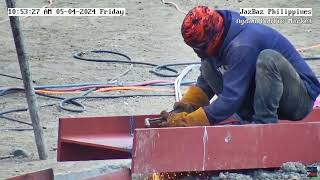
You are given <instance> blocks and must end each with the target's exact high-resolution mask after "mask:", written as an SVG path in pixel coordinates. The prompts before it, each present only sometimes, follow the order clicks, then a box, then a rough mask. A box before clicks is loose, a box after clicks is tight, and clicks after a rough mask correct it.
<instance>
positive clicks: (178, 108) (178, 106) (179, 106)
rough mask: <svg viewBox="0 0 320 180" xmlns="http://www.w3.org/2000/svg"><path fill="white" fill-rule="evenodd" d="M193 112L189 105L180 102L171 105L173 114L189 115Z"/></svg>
mask: <svg viewBox="0 0 320 180" xmlns="http://www.w3.org/2000/svg"><path fill="white" fill-rule="evenodd" d="M195 110H196V109H195V108H194V107H193V106H192V105H191V104H188V103H183V102H181V101H179V102H175V103H174V105H173V112H175V113H180V112H187V113H191V112H193V111H195Z"/></svg>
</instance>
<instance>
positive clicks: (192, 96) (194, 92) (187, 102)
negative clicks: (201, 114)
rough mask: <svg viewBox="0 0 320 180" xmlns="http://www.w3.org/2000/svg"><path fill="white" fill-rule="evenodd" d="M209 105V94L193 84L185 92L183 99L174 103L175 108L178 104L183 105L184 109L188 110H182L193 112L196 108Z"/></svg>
mask: <svg viewBox="0 0 320 180" xmlns="http://www.w3.org/2000/svg"><path fill="white" fill-rule="evenodd" d="M207 105H209V98H208V96H207V94H206V93H205V92H204V91H203V90H202V89H201V88H199V87H197V86H191V87H190V88H189V89H188V90H187V92H186V93H185V94H184V96H183V97H182V99H181V101H179V102H178V103H177V104H175V105H174V110H175V106H176V107H183V108H182V109H186V110H187V111H181V112H193V111H194V110H196V109H198V108H200V107H203V106H207ZM190 107H192V108H190ZM190 110H192V111H190Z"/></svg>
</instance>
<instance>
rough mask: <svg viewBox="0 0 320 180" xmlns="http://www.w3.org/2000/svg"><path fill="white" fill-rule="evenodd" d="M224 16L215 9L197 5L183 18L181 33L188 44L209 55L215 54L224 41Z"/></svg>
mask: <svg viewBox="0 0 320 180" xmlns="http://www.w3.org/2000/svg"><path fill="white" fill-rule="evenodd" d="M223 30H224V25H223V17H222V16H221V15H220V14H219V13H218V12H217V11H215V10H214V9H212V8H209V7H206V6H197V7H195V8H193V9H191V10H190V11H189V12H188V14H187V15H186V17H185V18H184V20H183V23H182V26H181V34H182V36H183V38H184V41H185V43H186V44H188V45H189V46H191V47H192V48H193V49H195V50H196V51H199V50H200V51H202V52H203V53H206V54H207V55H209V56H212V55H215V54H216V53H217V51H218V48H219V45H220V44H221V41H222V35H223Z"/></svg>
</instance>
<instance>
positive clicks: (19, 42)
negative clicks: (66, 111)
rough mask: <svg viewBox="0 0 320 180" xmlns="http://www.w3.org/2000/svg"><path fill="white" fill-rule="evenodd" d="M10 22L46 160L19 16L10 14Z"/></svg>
mask: <svg viewBox="0 0 320 180" xmlns="http://www.w3.org/2000/svg"><path fill="white" fill-rule="evenodd" d="M6 4H7V8H15V0H6ZM9 19H10V24H11V29H12V34H13V38H14V43H15V46H16V51H17V55H18V60H19V66H20V71H21V75H22V79H23V84H24V89H25V92H26V98H27V103H28V108H29V113H30V117H31V120H32V126H33V129H34V130H33V132H34V136H35V141H36V145H37V149H38V154H39V158H40V159H41V160H45V159H47V158H48V152H47V149H46V145H45V140H44V137H43V131H42V128H41V127H42V126H41V122H40V118H39V114H38V104H37V99H36V95H35V93H34V89H33V85H32V78H31V74H30V67H29V62H28V58H27V55H26V52H25V49H24V43H23V37H22V33H21V30H20V22H19V18H18V17H17V16H10V17H9Z"/></svg>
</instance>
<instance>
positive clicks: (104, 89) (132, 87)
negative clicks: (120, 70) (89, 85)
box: [96, 86, 174, 92]
mask: <svg viewBox="0 0 320 180" xmlns="http://www.w3.org/2000/svg"><path fill="white" fill-rule="evenodd" d="M117 90H138V91H157V92H174V90H173V89H164V88H150V87H139V86H120V87H108V88H101V89H98V90H97V91H96V92H109V91H117Z"/></svg>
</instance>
